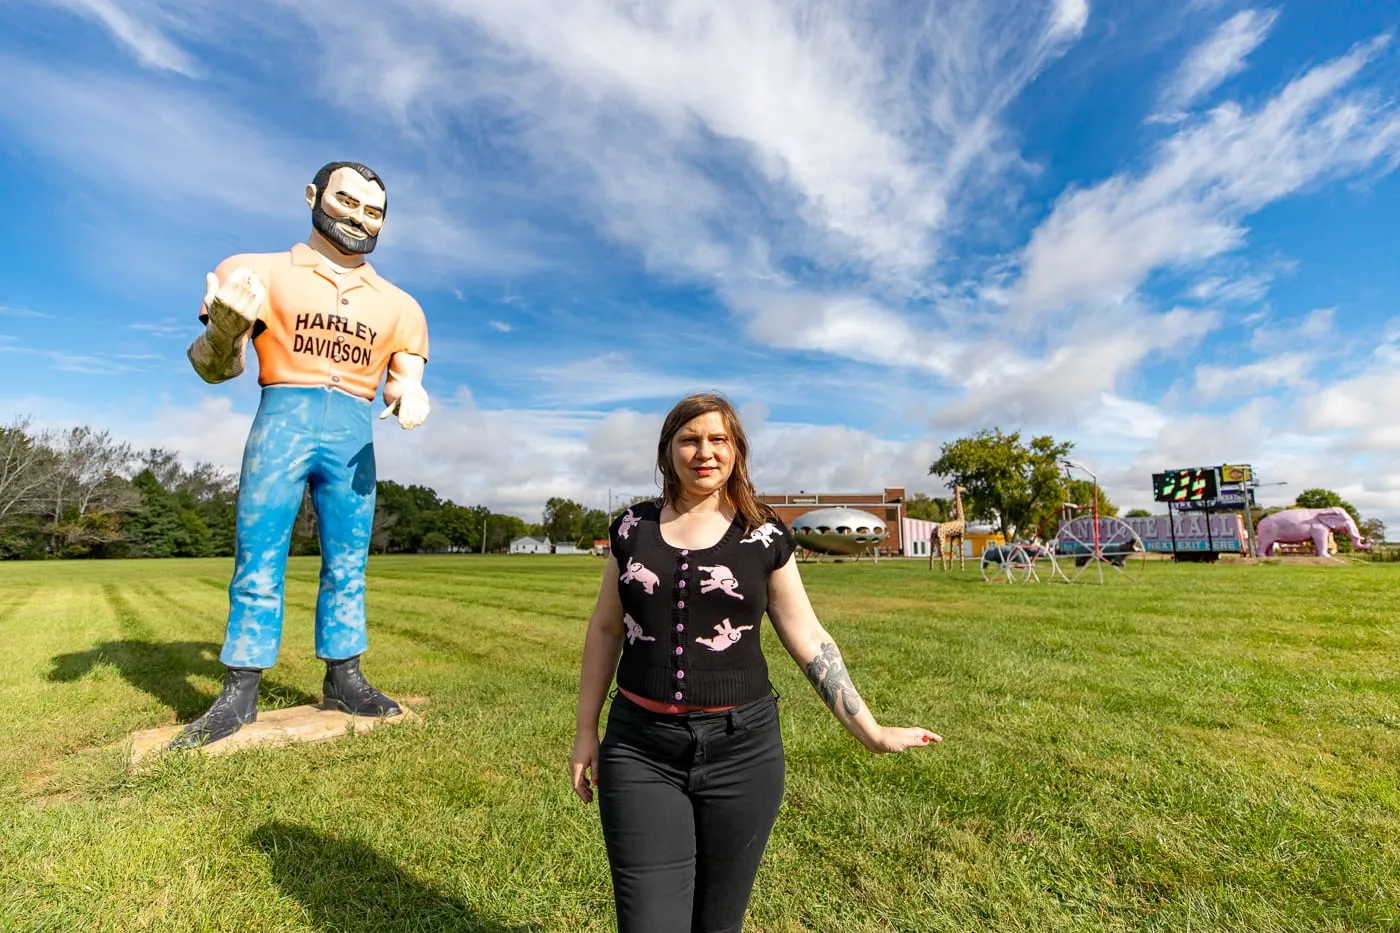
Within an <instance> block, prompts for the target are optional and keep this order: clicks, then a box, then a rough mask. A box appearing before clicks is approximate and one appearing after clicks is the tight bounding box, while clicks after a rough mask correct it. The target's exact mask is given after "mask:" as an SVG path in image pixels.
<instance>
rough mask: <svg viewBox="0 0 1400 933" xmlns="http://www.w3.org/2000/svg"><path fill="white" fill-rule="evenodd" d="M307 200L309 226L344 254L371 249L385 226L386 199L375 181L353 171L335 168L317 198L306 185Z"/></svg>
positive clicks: (311, 187)
mask: <svg viewBox="0 0 1400 933" xmlns="http://www.w3.org/2000/svg"><path fill="white" fill-rule="evenodd" d="M307 200H308V201H310V202H311V223H312V225H313V226H314V227H315V228H316V231H317V232H318V233H320V234H321V235H322V236H323V237H325V238H326V239H327V240H330V241H331V244H332V245H333V246H335V248H336V249H338V250H340V251H341V252H344V253H368V252H370V251H372V250H373V249H374V247H375V244H376V243H377V242H378V241H379V231H380V228H382V227H383V226H384V204H385V200H386V196H385V194H384V189H383V188H381V187H379V183H378V182H374V181H370V180H369V179H368V178H366V177H364V176H363V175H361V174H360V173H359V172H357V171H355V170H354V169H353V168H338V169H336V170H335V171H334V172H331V177H330V180H329V181H327V182H326V187H325V190H323V191H322V192H321V196H320V197H319V198H317V197H316V191H315V188H314V186H311V185H308V186H307Z"/></svg>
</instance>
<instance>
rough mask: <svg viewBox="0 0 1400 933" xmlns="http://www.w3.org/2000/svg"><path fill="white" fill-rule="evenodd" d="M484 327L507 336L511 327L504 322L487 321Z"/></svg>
mask: <svg viewBox="0 0 1400 933" xmlns="http://www.w3.org/2000/svg"><path fill="white" fill-rule="evenodd" d="M457 300H458V301H460V300H461V298H460V297H459V298H458V299H457ZM486 325H487V326H488V327H490V328H491V329H492V330H495V331H497V332H499V333H502V334H508V333H510V332H511V326H510V325H509V324H507V323H506V322H505V321H487V322H486Z"/></svg>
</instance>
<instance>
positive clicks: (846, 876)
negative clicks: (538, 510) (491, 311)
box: [0, 557, 1400, 933]
mask: <svg viewBox="0 0 1400 933" xmlns="http://www.w3.org/2000/svg"><path fill="white" fill-rule="evenodd" d="M230 567H231V563H230V562H229V561H212V560H211V561H149V562H115V561H114V562H93V563H77V562H69V563H46V564H29V565H25V564H8V565H0V636H3V650H0V703H3V704H4V708H5V709H6V710H7V711H8V715H7V717H6V724H5V727H4V728H3V729H0V866H3V871H0V929H4V930H24V931H32V930H53V931H70V930H102V931H130V930H182V931H183V930H190V931H214V930H220V931H222V930H228V931H233V930H276V931H337V933H372V931H373V933H382V931H393V933H399V931H420V930H421V931H429V930H434V931H436V930H477V931H491V933H506V931H569V933H574V931H589V930H599V931H601V930H610V929H613V925H612V924H613V918H612V902H611V893H610V888H609V885H608V876H607V862H606V858H605V855H604V852H603V843H602V836H601V833H600V831H599V828H598V815H597V810H596V807H584V806H583V805H581V804H580V803H578V801H577V800H576V799H575V798H574V796H573V795H572V793H571V791H570V788H569V780H568V755H569V749H570V744H571V740H572V736H573V709H574V701H575V696H576V689H577V664H578V659H579V654H580V651H581V647H582V639H583V630H584V625H585V622H586V619H587V616H588V612H589V610H590V608H591V606H592V599H593V596H594V593H595V592H596V588H597V583H598V579H599V576H600V573H601V563H600V562H599V561H597V560H594V559H591V558H571V557H538V558H536V557H515V558H480V557H451V558H448V557H441V558H438V557H434V558H426V557H420V558H392V557H391V558H375V559H373V560H372V561H371V564H370V581H369V591H370V597H369V601H370V619H371V622H370V626H371V627H370V652H369V654H368V655H366V657H365V669H366V672H367V673H368V675H369V676H370V678H371V680H372V681H374V682H375V683H376V684H377V685H379V686H381V687H382V688H384V689H385V690H386V691H388V692H390V693H391V694H394V695H400V696H404V695H408V696H412V695H419V696H423V697H427V698H429V700H430V702H429V704H428V705H427V706H425V707H424V708H423V714H424V720H423V721H422V722H421V723H416V724H407V725H402V726H398V727H395V728H388V729H379V730H376V731H374V732H372V733H369V734H367V735H364V736H359V737H347V738H345V739H340V740H335V741H332V742H326V743H321V744H315V745H301V746H295V747H290V748H283V749H279V750H254V751H250V752H247V753H242V754H238V755H232V756H226V757H204V756H200V755H197V754H187V755H181V756H176V757H173V758H167V759H164V760H162V761H161V762H160V763H159V764H157V765H156V766H154V767H153V768H151V769H149V770H146V771H142V772H140V773H137V774H134V775H133V774H128V773H127V771H126V769H125V763H124V761H123V756H122V752H121V742H122V740H123V739H124V738H125V737H126V736H128V735H129V734H130V733H131V732H133V731H135V730H140V729H146V728H150V727H153V726H157V725H162V724H169V723H173V722H175V721H177V719H178V720H179V721H185V720H188V719H190V718H192V717H193V716H195V715H197V714H198V713H199V712H201V711H202V710H203V709H204V708H205V707H206V706H207V705H208V703H209V702H210V701H211V700H212V698H213V697H214V695H215V694H216V693H217V691H218V688H219V685H220V683H221V679H222V668H221V667H220V665H219V664H218V661H217V653H218V649H219V645H220V642H221V640H222V634H223V617H224V613H225V611H226V606H227V597H226V586H227V582H228V574H229V570H230ZM316 567H317V565H316V563H315V561H314V559H296V560H294V561H293V563H292V569H291V572H290V575H289V585H288V597H287V600H288V624H287V630H286V634H285V638H284V641H283V650H282V656H281V659H280V661H279V664H278V666H277V667H276V668H275V669H273V670H272V671H270V672H269V674H268V676H267V677H265V679H264V687H263V709H268V708H271V707H273V706H282V705H295V704H298V703H303V702H308V701H310V700H313V699H316V698H318V697H319V693H320V681H321V675H322V672H323V666H322V665H321V663H320V662H318V661H317V660H316V659H315V657H314V654H313V650H312V644H311V622H310V618H311V611H312V606H313V602H314V598H315V575H316ZM803 573H804V576H805V577H806V579H807V582H808V588H809V590H810V591H811V593H812V597H813V602H814V604H815V605H816V608H817V611H818V614H819V615H820V616H821V617H822V620H823V621H824V623H825V624H826V626H827V628H828V629H829V630H830V631H831V632H832V634H833V635H834V636H835V637H836V639H837V642H838V644H839V645H840V646H841V648H842V650H843V652H844V654H845V656H846V658H847V661H848V663H849V664H850V667H851V670H852V673H853V676H854V678H855V682H856V685H857V686H858V687H859V688H860V689H861V692H862V693H863V694H864V696H865V698H866V700H867V702H868V703H869V704H870V705H871V706H872V707H873V708H874V709H875V711H876V715H877V716H878V717H879V718H880V719H881V720H882V721H884V722H887V723H892V724H906V725H915V724H917V725H924V726H927V727H929V728H931V729H933V730H934V731H936V732H939V733H941V734H942V735H943V736H944V738H945V741H944V742H943V744H942V745H941V746H938V747H930V748H928V749H919V750H915V751H911V752H909V753H907V754H905V755H902V756H878V757H877V756H873V755H870V754H869V753H867V752H865V751H864V750H863V749H862V748H861V747H860V746H859V745H858V744H857V743H856V742H855V741H854V740H853V739H851V738H850V737H849V736H848V735H847V734H846V733H845V731H844V730H843V729H842V728H841V727H840V726H839V724H838V723H837V722H836V721H835V719H834V718H832V717H831V715H830V714H829V713H828V712H827V711H826V709H825V708H824V707H823V706H822V705H821V703H820V701H819V700H818V699H817V697H816V695H815V693H813V691H812V690H811V688H810V687H809V686H808V685H807V684H806V681H805V680H804V679H803V678H802V676H801V674H800V672H799V671H798V670H797V668H796V666H795V665H794V664H793V663H792V662H791V660H790V659H788V658H787V656H786V655H785V654H784V653H783V651H782V649H781V646H780V645H779V644H778V642H777V640H776V639H775V638H773V637H772V634H771V632H770V633H769V634H768V635H767V636H766V637H765V642H766V644H767V650H768V655H769V661H770V665H771V666H772V669H773V679H774V683H775V685H776V686H777V687H778V689H779V691H780V692H781V693H782V699H781V701H780V706H781V709H782V711H783V733H784V738H785V741H786V747H787V753H788V791H787V797H786V800H785V803H784V806H783V810H782V813H781V815H780V816H779V818H778V825H777V827H776V829H775V831H774V836H773V839H772V842H771V843H770V846H769V849H768V854H767V856H766V858H765V861H764V865H763V868H762V870H761V872H760V874H759V879H758V885H757V890H756V892H755V896H754V900H753V903H752V906H751V909H750V915H749V923H748V925H747V926H746V929H747V930H751V931H767V933H796V931H842V933H847V931H884V930H899V931H925V930H927V931H935V930H947V931H955V930H956V931H972V930H1008V931H1023V930H1024V931H1050V930H1057V931H1058V930H1085V931H1088V930H1096V931H1099V930H1103V931H1107V930H1123V931H1129V930H1132V931H1138V930H1160V931H1173V933H1179V931H1223V930H1251V931H1275V930H1337V931H1341V930H1396V929H1400V906H1397V905H1400V787H1398V786H1397V771H1398V767H1397V766H1400V687H1398V686H1397V680H1396V670H1397V667H1400V616H1397V611H1396V608H1395V606H1396V599H1395V595H1396V593H1397V591H1398V590H1400V565H1394V564H1386V565H1356V566H1348V567H1340V568H1324V567H1310V566H1302V567H1286V566H1275V565H1259V566H1239V565H1234V566H1228V565H1221V566H1190V565H1187V566H1171V565H1167V564H1161V563H1152V564H1149V565H1148V567H1147V569H1146V573H1145V574H1144V577H1143V579H1142V581H1141V582H1140V583H1139V584H1137V585H1133V586H1129V585H1116V586H1095V585H1089V586H1084V585H1080V586H1073V587H1070V586H1064V585H1054V586H1051V585H1041V586H1017V587H1004V586H1003V587H994V586H989V585H987V584H985V583H983V582H982V581H981V579H980V577H978V576H977V573H976V571H975V569H974V568H973V567H972V566H971V565H969V568H968V570H967V572H966V573H965V574H964V575H962V576H957V575H956V574H955V575H953V576H948V575H944V574H941V573H930V572H929V570H928V567H927V564H926V563H917V562H908V563H905V562H897V561H886V562H883V563H881V564H880V565H879V566H872V565H870V564H868V563H860V564H849V563H843V564H831V563H825V564H821V565H805V566H804V568H803Z"/></svg>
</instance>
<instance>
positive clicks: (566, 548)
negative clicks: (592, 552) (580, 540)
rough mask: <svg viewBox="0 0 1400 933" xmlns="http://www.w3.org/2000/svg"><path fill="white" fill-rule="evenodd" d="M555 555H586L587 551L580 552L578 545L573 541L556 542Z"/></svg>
mask: <svg viewBox="0 0 1400 933" xmlns="http://www.w3.org/2000/svg"><path fill="white" fill-rule="evenodd" d="M554 553H556V554H586V553H588V552H587V551H580V550H579V549H578V545H576V544H574V542H572V541H555V542H554Z"/></svg>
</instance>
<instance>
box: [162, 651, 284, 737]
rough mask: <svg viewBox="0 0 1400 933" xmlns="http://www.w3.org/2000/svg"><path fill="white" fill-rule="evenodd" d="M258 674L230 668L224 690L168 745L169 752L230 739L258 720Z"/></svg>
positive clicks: (248, 669)
mask: <svg viewBox="0 0 1400 933" xmlns="http://www.w3.org/2000/svg"><path fill="white" fill-rule="evenodd" d="M261 681H262V671H260V670H257V669H254V668H242V667H231V668H229V669H228V674H227V675H226V676H225V677H224V689H223V690H222V691H220V692H219V696H218V698H217V699H216V700H214V705H213V706H211V707H209V711H208V712H207V713H205V714H204V715H203V716H200V717H199V718H198V719H196V720H195V721H194V722H192V723H190V724H189V725H188V726H186V727H185V728H184V729H183V730H181V732H180V734H179V735H177V736H176V737H175V738H174V739H173V740H172V741H171V743H170V747H171V748H198V747H199V746H201V745H208V744H209V743H210V742H217V741H218V740H219V739H222V738H226V737H228V736H230V735H233V734H234V733H235V732H237V731H238V730H239V729H242V728H243V727H244V726H245V725H247V724H248V723H250V722H256V721H257V718H258V684H259V683H260V682H261Z"/></svg>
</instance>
